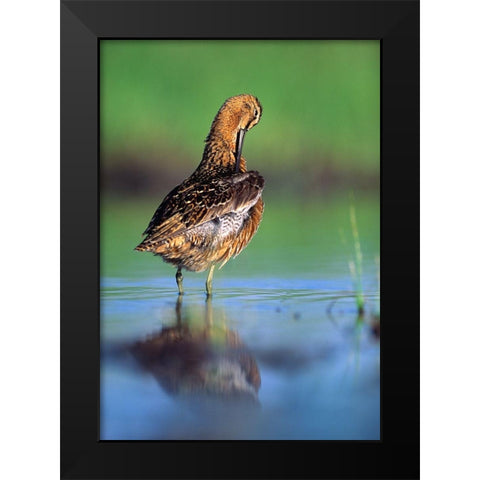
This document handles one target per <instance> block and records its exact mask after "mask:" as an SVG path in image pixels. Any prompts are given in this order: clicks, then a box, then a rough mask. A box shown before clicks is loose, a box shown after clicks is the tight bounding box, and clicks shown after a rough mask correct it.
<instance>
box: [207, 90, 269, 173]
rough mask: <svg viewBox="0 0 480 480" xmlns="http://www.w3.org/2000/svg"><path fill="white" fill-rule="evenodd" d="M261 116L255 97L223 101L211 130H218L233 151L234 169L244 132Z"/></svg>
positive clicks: (240, 96) (239, 154) (238, 97)
mask: <svg viewBox="0 0 480 480" xmlns="http://www.w3.org/2000/svg"><path fill="white" fill-rule="evenodd" d="M261 116H262V105H261V103H260V102H259V100H258V98H257V97H254V96H253V95H249V94H242V95H236V96H235V97H230V98H227V100H225V102H224V104H223V105H222V107H221V108H220V110H219V111H218V114H217V116H216V117H215V120H214V122H213V125H212V129H213V128H215V129H216V130H219V133H220V134H221V135H222V137H223V138H225V140H227V141H228V142H229V143H230V144H231V145H232V146H233V147H234V151H235V160H236V168H235V170H236V171H238V166H239V163H240V158H241V156H242V147H243V139H244V137H245V132H247V131H248V130H250V129H251V128H252V127H254V126H255V125H256V124H257V123H258V122H259V121H260V117H261Z"/></svg>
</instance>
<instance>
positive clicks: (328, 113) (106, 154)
mask: <svg viewBox="0 0 480 480" xmlns="http://www.w3.org/2000/svg"><path fill="white" fill-rule="evenodd" d="M100 53H101V70H100V82H101V85H100V101H101V160H102V172H103V174H104V175H103V177H102V179H103V185H102V186H104V187H105V188H106V189H107V190H108V191H109V192H115V191H122V192H123V193H129V192H134V193H135V194H136V195H137V194H148V193H152V192H154V191H155V190H157V189H158V187H159V182H160V183H162V184H164V185H161V186H166V187H167V186H172V187H173V186H174V185H172V183H171V182H172V181H173V182H175V181H179V180H182V179H183V178H184V177H185V176H186V175H188V174H189V173H191V172H192V171H193V169H194V168H195V167H196V166H197V164H198V163H199V162H200V159H201V156H202V152H203V145H204V143H203V142H204V140H205V137H206V136H207V134H208V131H209V129H210V124H211V122H212V120H213V118H214V116H215V114H216V113H217V111H218V109H219V107H220V106H221V105H222V103H223V101H224V100H225V99H226V98H228V97H230V96H232V95H236V94H238V93H251V94H253V95H256V96H257V97H258V98H259V99H260V101H261V103H262V105H263V109H264V113H263V116H262V120H261V122H260V124H259V125H258V126H257V127H256V128H255V129H253V130H252V131H251V132H249V134H248V135H247V136H246V140H245V146H244V156H245V158H246V159H247V165H248V168H249V169H255V170H259V171H261V172H262V174H263V175H264V176H265V177H266V179H267V182H268V183H267V185H268V186H269V187H271V188H275V189H276V190H288V191H292V192H294V193H296V194H298V193H315V194H316V193H320V194H321V193H326V192H331V191H332V190H336V189H341V188H345V187H347V188H355V189H376V188H378V186H379V159H380V149H379V147H380V113H379V112H380V110H379V108H380V48H379V42H378V41H357V40H355V41H320V40H318V41H282V40H276V41H250V40H243V41H227V40H222V41H203V40H195V41H185V40H184V41H166V40H146V41H144V40H134V41H131V40H125V41H120V40H102V41H101V47H100Z"/></svg>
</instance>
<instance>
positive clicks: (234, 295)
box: [100, 266, 380, 440]
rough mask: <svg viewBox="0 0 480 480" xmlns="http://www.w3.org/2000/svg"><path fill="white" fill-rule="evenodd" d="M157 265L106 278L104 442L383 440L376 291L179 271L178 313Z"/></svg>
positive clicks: (338, 281)
mask: <svg viewBox="0 0 480 480" xmlns="http://www.w3.org/2000/svg"><path fill="white" fill-rule="evenodd" d="M163 267H164V268H163V270H162V273H164V272H166V273H168V274H171V275H166V274H165V275H164V276H162V277H160V278H145V279H140V280H139V279H135V280H129V279H128V278H118V277H106V278H102V281H101V344H102V357H101V358H102V359H101V405H100V412H101V415H100V417H101V431H100V438H101V439H103V440H133V439H135V440H146V439H149V440H171V439H200V440H208V439H245V440H250V439H278V440H283V439H292V440H293V439H295V440H297V439H327V440H332V439H339V440H360V439H361V440H379V439H380V343H379V339H378V335H375V334H374V323H375V320H374V317H373V313H374V312H375V311H376V308H377V304H378V290H376V289H375V288H372V289H371V290H368V289H367V290H366V291H365V298H366V314H365V316H364V317H363V318H362V317H358V315H357V310H356V303H355V296H354V292H353V291H352V286H351V279H350V278H349V277H348V276H335V275H330V276H329V278H328V279H324V280H321V279H318V278H314V276H312V275H309V276H308V277H310V278H299V279H295V278H285V279H282V278H269V277H261V276H256V277H253V278H235V277H231V276H223V277H222V276H220V277H219V278H217V277H214V295H213V298H212V299H211V301H209V302H207V301H206V300H205V294H204V281H205V275H202V274H188V273H187V274H186V275H185V280H184V287H185V291H186V294H185V295H184V296H183V299H182V302H181V304H178V303H177V295H176V285H175V280H174V271H173V270H170V269H168V268H167V267H166V266H163ZM374 284H375V282H374V281H373V280H372V282H365V285H366V286H367V288H368V287H369V285H374Z"/></svg>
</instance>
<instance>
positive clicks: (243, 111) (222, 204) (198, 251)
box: [135, 94, 264, 295]
mask: <svg viewBox="0 0 480 480" xmlns="http://www.w3.org/2000/svg"><path fill="white" fill-rule="evenodd" d="M261 114H262V106H261V105H260V102H259V101H258V99H257V98H256V97H254V96H252V95H246V94H243V95H237V96H235V97H231V98H228V99H227V100H226V101H225V103H224V104H223V105H222V107H221V108H220V110H219V111H218V113H217V115H216V117H215V119H214V121H213V123H212V127H211V129H210V133H209V134H208V137H207V139H206V140H205V142H206V145H205V150H204V152H203V158H202V161H201V162H200V165H199V166H198V167H197V169H196V170H195V172H193V174H192V175H191V176H190V177H188V178H187V179H186V180H184V181H183V182H182V183H181V184H180V185H178V186H177V187H175V188H174V189H173V190H172V191H171V192H170V193H169V194H168V195H167V196H166V197H165V199H164V200H163V202H162V203H161V204H160V206H159V207H158V208H157V211H156V212H155V214H154V215H153V218H152V219H151V221H150V224H149V225H148V227H147V229H146V230H145V232H144V235H146V237H145V239H144V240H143V242H142V243H140V244H139V245H138V246H137V247H136V248H135V249H136V250H139V251H149V252H153V253H154V254H155V255H160V256H161V257H162V258H163V259H164V260H165V261H166V262H168V263H172V264H173V265H175V266H176V267H177V275H176V279H177V284H178V290H179V294H182V293H183V288H182V273H181V270H182V268H185V269H187V270H190V271H194V272H202V271H204V270H206V269H207V268H210V271H209V274H208V278H207V294H208V295H210V294H211V281H212V274H213V268H214V266H215V265H216V264H220V267H221V266H222V265H224V264H225V263H226V262H227V261H228V260H229V259H230V258H232V257H234V256H236V255H238V254H239V253H240V252H241V251H242V250H243V249H244V248H245V247H246V246H247V244H248V243H249V242H250V240H251V238H252V237H253V235H254V234H255V232H256V231H257V229H258V226H259V224H260V220H261V219H262V213H263V201H262V199H261V194H262V190H263V185H264V180H263V177H262V176H261V175H260V174H259V173H258V172H256V171H249V172H247V165H246V162H245V159H244V158H243V157H242V156H241V150H242V145H243V138H244V134H245V132H246V131H248V130H250V128H252V127H253V126H255V125H256V124H257V123H258V122H259V120H260V117H261Z"/></svg>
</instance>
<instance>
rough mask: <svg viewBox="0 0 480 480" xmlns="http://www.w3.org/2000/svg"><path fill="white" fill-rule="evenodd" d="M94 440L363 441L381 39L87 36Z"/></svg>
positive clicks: (376, 213) (369, 429) (377, 408)
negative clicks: (92, 72) (93, 187)
mask: <svg viewBox="0 0 480 480" xmlns="http://www.w3.org/2000/svg"><path fill="white" fill-rule="evenodd" d="M98 119H99V120H98V153H99V161H98V201H99V219H98V222H99V245H98V249H99V290H100V293H99V295H100V298H99V311H100V313H99V330H100V339H99V340H100V365H99V375H100V378H99V413H98V415H99V416H98V422H99V426H98V432H99V440H101V441H136V440H153V441H172V440H202V441H209V440H222V441H227V440H327V441H335V440H347V441H348V440H349V441H352V440H363V441H377V442H379V441H380V440H382V436H381V431H382V430H381V424H382V414H381V413H382V412H381V367H382V360H381V355H380V346H381V342H380V338H381V334H380V282H381V279H380V265H381V258H380V196H381V195H380V194H381V191H380V173H381V169H380V167H381V162H380V160H381V42H380V40H378V39H370V40H369V39H351V40H346V39H345V40H335V39H315V40H310V39H298V40H297V39H283V40H282V39H271V40H270V39H140V38H100V39H99V40H98Z"/></svg>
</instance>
